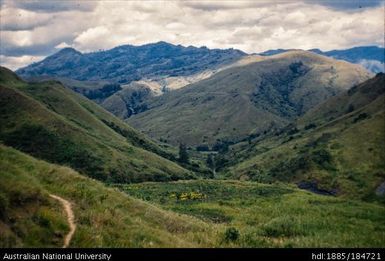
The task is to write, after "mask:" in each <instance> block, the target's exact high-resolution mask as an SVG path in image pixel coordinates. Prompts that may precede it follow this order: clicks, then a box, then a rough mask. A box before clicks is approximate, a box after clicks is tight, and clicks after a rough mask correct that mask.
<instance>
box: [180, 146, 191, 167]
mask: <svg viewBox="0 0 385 261" xmlns="http://www.w3.org/2000/svg"><path fill="white" fill-rule="evenodd" d="M179 162H181V163H186V164H188V163H189V156H188V153H187V147H186V145H185V144H183V143H180V144H179Z"/></svg>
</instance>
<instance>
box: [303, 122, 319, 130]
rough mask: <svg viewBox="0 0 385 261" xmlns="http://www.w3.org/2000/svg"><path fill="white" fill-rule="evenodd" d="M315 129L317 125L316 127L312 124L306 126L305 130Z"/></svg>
mask: <svg viewBox="0 0 385 261" xmlns="http://www.w3.org/2000/svg"><path fill="white" fill-rule="evenodd" d="M315 127H317V125H315V124H314V123H310V124H309V125H306V126H305V130H310V129H314V128H315Z"/></svg>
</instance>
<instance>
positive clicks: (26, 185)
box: [0, 145, 385, 247]
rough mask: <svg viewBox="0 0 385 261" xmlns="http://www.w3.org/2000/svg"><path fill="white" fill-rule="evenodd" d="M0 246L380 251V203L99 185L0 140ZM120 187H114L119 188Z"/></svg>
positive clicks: (205, 188) (221, 185)
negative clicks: (69, 213) (68, 212)
mask: <svg viewBox="0 0 385 261" xmlns="http://www.w3.org/2000/svg"><path fill="white" fill-rule="evenodd" d="M0 165H1V166H2V167H1V170H2V171H1V172H0V175H1V180H2V181H1V183H0V247H47V246H51V247H62V246H63V242H64V240H65V237H66V235H68V232H69V231H70V227H69V226H68V222H67V215H66V213H65V212H64V211H63V208H62V206H59V204H58V202H57V200H56V199H52V198H50V197H49V195H50V194H55V195H57V196H59V197H62V198H64V199H66V200H68V201H69V202H71V205H72V209H73V212H74V213H73V214H74V220H75V222H76V231H75V233H74V235H73V238H72V240H71V242H70V244H69V247H383V246H384V245H385V220H384V218H383V217H384V216H385V207H384V206H383V205H382V204H379V203H366V202H362V201H356V200H348V199H342V198H337V197H332V196H322V195H316V194H312V193H310V192H307V191H304V190H300V189H298V188H296V187H294V186H291V185H286V184H281V183H276V184H270V185H269V184H260V183H256V182H246V181H231V180H227V181H225V180H190V181H177V182H160V183H140V184H114V185H112V186H113V187H107V186H106V185H105V184H103V183H101V182H98V181H95V180H92V179H90V178H87V177H84V176H81V175H80V174H78V173H77V172H75V171H73V170H72V169H70V168H67V167H62V166H58V165H54V164H49V163H46V162H44V161H41V160H36V159H34V158H33V157H31V156H28V155H26V154H23V153H21V152H18V151H17V150H14V149H11V148H9V147H6V146H3V145H0ZM123 192H124V193H123Z"/></svg>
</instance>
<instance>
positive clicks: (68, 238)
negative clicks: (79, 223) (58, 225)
mask: <svg viewBox="0 0 385 261" xmlns="http://www.w3.org/2000/svg"><path fill="white" fill-rule="evenodd" d="M49 196H50V197H51V198H54V199H56V200H58V201H60V203H61V204H62V205H63V207H64V210H65V212H66V214H67V222H68V225H69V227H70V231H69V232H68V234H67V235H66V237H65V238H64V244H63V248H66V247H68V246H69V244H70V242H71V239H72V236H73V235H74V233H75V230H76V224H75V216H74V212H73V211H72V206H71V203H70V202H69V201H68V200H65V199H64V198H61V197H59V196H56V195H53V194H50V195H49Z"/></svg>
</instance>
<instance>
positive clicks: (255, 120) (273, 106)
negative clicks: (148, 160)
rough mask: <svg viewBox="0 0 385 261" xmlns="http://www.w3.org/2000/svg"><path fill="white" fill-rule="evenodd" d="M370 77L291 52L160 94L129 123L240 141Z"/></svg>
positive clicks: (183, 135)
mask: <svg viewBox="0 0 385 261" xmlns="http://www.w3.org/2000/svg"><path fill="white" fill-rule="evenodd" d="M370 75H371V74H370V73H368V72H367V71H366V70H365V69H363V68H362V67H360V66H358V65H353V64H350V63H347V62H343V61H337V60H334V59H331V58H327V57H324V56H320V55H317V54H314V53H310V52H304V51H292V52H286V53H283V54H279V55H276V56H271V57H267V58H266V59H262V60H260V59H258V60H257V61H256V62H251V63H246V64H245V65H243V66H242V65H241V66H237V67H233V68H229V69H227V70H224V71H221V72H219V73H217V74H215V75H213V76H212V77H210V78H208V79H205V80H202V81H200V82H198V83H195V84H191V85H188V86H186V87H184V88H182V89H180V90H176V91H173V92H170V93H167V94H165V95H162V96H160V97H155V98H153V99H152V100H150V101H149V102H147V105H148V110H147V111H145V112H143V113H140V114H137V115H134V116H132V117H130V118H129V119H128V120H127V121H128V122H129V123H130V124H131V125H132V126H134V127H136V128H138V129H140V130H142V131H144V132H145V133H146V134H148V135H150V136H151V137H154V138H157V139H163V140H167V141H168V142H170V143H172V144H177V143H179V142H184V143H186V144H188V145H193V146H196V145H202V144H208V145H210V146H212V145H213V144H215V143H224V142H234V141H239V140H242V139H245V138H247V137H248V136H250V135H252V136H255V135H260V134H262V133H263V132H265V131H267V130H271V129H278V128H280V127H283V126H284V125H286V124H288V123H289V122H290V121H292V120H294V119H296V118H297V117H298V116H300V115H303V114H304V113H305V112H306V111H308V110H309V109H310V108H313V107H314V106H316V105H317V104H319V103H321V102H323V101H325V100H326V99H328V98H330V97H332V96H333V95H336V94H338V93H340V92H342V91H343V90H346V89H348V88H350V87H351V86H352V85H354V84H357V83H360V82H362V81H364V80H366V79H368V78H369V77H370Z"/></svg>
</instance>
